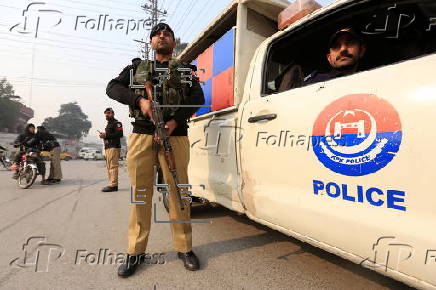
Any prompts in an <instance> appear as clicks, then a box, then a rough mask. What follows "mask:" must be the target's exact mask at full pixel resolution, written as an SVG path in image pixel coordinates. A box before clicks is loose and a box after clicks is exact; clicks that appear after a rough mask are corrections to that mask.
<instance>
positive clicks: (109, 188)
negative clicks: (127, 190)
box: [101, 186, 118, 192]
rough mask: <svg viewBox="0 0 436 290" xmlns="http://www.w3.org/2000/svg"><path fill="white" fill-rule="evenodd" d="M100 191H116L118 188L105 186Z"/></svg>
mask: <svg viewBox="0 0 436 290" xmlns="http://www.w3.org/2000/svg"><path fill="white" fill-rule="evenodd" d="M101 191H103V192H112V191H118V186H106V187H103V189H102V190H101Z"/></svg>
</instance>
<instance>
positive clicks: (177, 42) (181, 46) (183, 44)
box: [174, 38, 188, 56]
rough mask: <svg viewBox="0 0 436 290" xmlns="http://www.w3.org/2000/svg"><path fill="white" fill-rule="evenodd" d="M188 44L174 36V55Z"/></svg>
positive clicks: (179, 52)
mask: <svg viewBox="0 0 436 290" xmlns="http://www.w3.org/2000/svg"><path fill="white" fill-rule="evenodd" d="M187 46H188V44H187V43H186V42H181V40H180V38H176V48H175V49H174V56H178V55H179V54H181V53H182V51H183V50H184V49H185V48H186V47H187Z"/></svg>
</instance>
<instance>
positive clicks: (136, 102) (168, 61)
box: [106, 23, 204, 277]
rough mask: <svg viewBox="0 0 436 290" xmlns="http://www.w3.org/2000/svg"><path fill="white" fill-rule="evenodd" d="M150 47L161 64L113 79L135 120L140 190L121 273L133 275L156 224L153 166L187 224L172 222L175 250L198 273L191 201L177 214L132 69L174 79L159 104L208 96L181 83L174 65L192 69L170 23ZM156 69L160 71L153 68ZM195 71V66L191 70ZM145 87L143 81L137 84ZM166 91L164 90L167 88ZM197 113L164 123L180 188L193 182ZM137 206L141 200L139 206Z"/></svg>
mask: <svg viewBox="0 0 436 290" xmlns="http://www.w3.org/2000/svg"><path fill="white" fill-rule="evenodd" d="M150 42H151V47H152V49H153V50H154V51H155V58H156V62H155V63H154V62H151V61H142V62H141V63H139V64H138V65H135V64H132V65H130V66H128V67H126V68H125V69H124V70H123V71H122V72H121V73H120V75H119V76H118V77H117V78H115V79H113V80H112V81H110V83H109V84H108V87H107V90H106V93H107V94H108V96H109V97H110V98H112V99H114V100H117V101H119V102H120V103H123V104H126V105H129V106H130V110H131V116H133V117H135V122H133V123H132V124H133V134H131V135H130V136H129V151H128V154H127V168H128V171H129V178H130V182H131V184H132V187H133V189H134V192H135V199H136V201H137V202H136V203H135V204H132V205H131V214H130V222H129V235H128V250H127V252H128V254H129V258H128V260H127V261H126V263H124V264H122V265H121V266H120V267H119V269H118V275H119V276H121V277H128V276H130V275H132V274H133V273H134V272H135V270H136V267H137V265H138V261H140V258H141V255H143V254H144V253H145V250H146V247H147V241H148V235H149V231H150V224H151V206H152V196H153V184H154V182H153V181H154V174H153V172H154V165H157V164H159V165H160V167H161V168H162V171H163V175H164V180H165V182H166V183H167V184H168V185H169V191H170V192H171V193H170V195H169V207H170V208H169V215H170V220H172V221H185V222H184V223H171V224H170V225H171V230H172V233H173V246H174V248H175V249H176V251H177V252H178V257H179V258H180V259H181V260H183V262H184V266H185V268H186V269H188V270H191V271H194V270H197V269H199V261H198V258H197V257H196V256H195V254H194V253H193V252H192V229H191V224H190V223H189V221H190V205H189V201H187V200H186V199H183V202H184V203H185V205H184V210H182V211H180V210H178V208H177V206H176V202H177V201H176V199H175V194H177V191H176V188H175V186H176V185H175V184H174V181H173V179H172V177H171V174H170V173H169V170H168V166H167V164H166V160H165V156H164V152H163V150H160V151H159V152H158V153H157V152H155V151H153V146H152V144H153V139H154V133H155V129H156V128H155V126H154V124H153V122H152V121H151V119H150V117H149V116H150V114H151V112H150V101H149V100H148V99H147V97H146V95H145V94H144V93H143V92H142V94H141V93H139V92H134V91H132V90H131V89H129V82H130V77H129V71H130V70H131V69H133V70H134V72H135V79H136V80H139V79H141V76H146V78H148V79H146V80H147V81H151V80H150V75H149V73H150V66H151V65H153V70H154V72H155V71H156V69H158V68H160V69H161V70H160V71H162V69H164V70H165V69H168V70H169V71H170V79H169V80H168V79H164V81H163V82H164V83H163V85H162V86H160V87H158V88H157V89H158V93H157V96H155V97H157V99H158V100H159V103H160V104H163V105H172V104H181V105H203V104H204V95H203V91H202V89H201V87H200V85H199V82H198V79H192V83H191V85H189V86H188V85H187V84H186V83H181V80H180V79H178V76H179V75H178V74H177V72H175V70H174V68H175V67H182V66H185V67H190V65H189V64H182V63H180V62H178V61H176V60H173V59H172V54H173V50H174V48H175V46H176V43H175V38H174V33H173V31H172V30H171V28H170V27H169V26H168V25H167V24H163V23H160V24H158V25H156V26H155V27H153V28H152V30H151V33H150ZM154 66H155V67H154ZM190 68H191V67H190ZM138 83H141V84H144V80H142V81H138ZM164 88H165V89H164ZM196 110H197V108H195V107H178V108H176V107H172V109H171V110H166V111H165V110H163V112H164V121H165V122H166V128H167V130H168V133H169V135H170V142H171V145H172V148H173V152H174V155H175V163H176V169H177V175H178V179H179V183H180V184H188V173H187V169H188V163H189V149H190V146H189V140H188V137H187V132H188V130H187V128H188V125H187V119H189V118H190V117H191V116H192V115H193V114H194V113H195V111H196ZM138 202H142V204H139V203H138Z"/></svg>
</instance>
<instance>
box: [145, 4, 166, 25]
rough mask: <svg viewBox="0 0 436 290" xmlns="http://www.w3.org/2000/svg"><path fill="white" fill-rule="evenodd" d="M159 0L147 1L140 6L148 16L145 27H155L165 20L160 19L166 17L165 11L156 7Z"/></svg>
mask: <svg viewBox="0 0 436 290" xmlns="http://www.w3.org/2000/svg"><path fill="white" fill-rule="evenodd" d="M158 1H159V0H147V3H146V4H144V5H142V6H141V7H142V9H144V11H145V12H146V13H147V14H148V15H149V17H148V19H147V20H146V23H147V26H151V27H153V26H155V25H156V24H158V23H159V22H161V21H165V19H163V18H161V17H165V16H166V15H167V11H166V10H160V9H159V7H158V4H159V3H158Z"/></svg>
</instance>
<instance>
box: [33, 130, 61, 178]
mask: <svg viewBox="0 0 436 290" xmlns="http://www.w3.org/2000/svg"><path fill="white" fill-rule="evenodd" d="M36 129H37V133H36V137H37V139H38V140H39V142H40V146H41V150H42V151H50V153H51V154H50V155H51V158H50V173H49V175H48V178H47V181H48V182H50V183H59V182H60V181H61V179H62V168H61V145H60V144H59V142H58V141H57V140H56V138H55V136H53V134H50V132H49V131H48V130H47V129H46V128H45V127H44V126H38V127H37V128H36Z"/></svg>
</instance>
